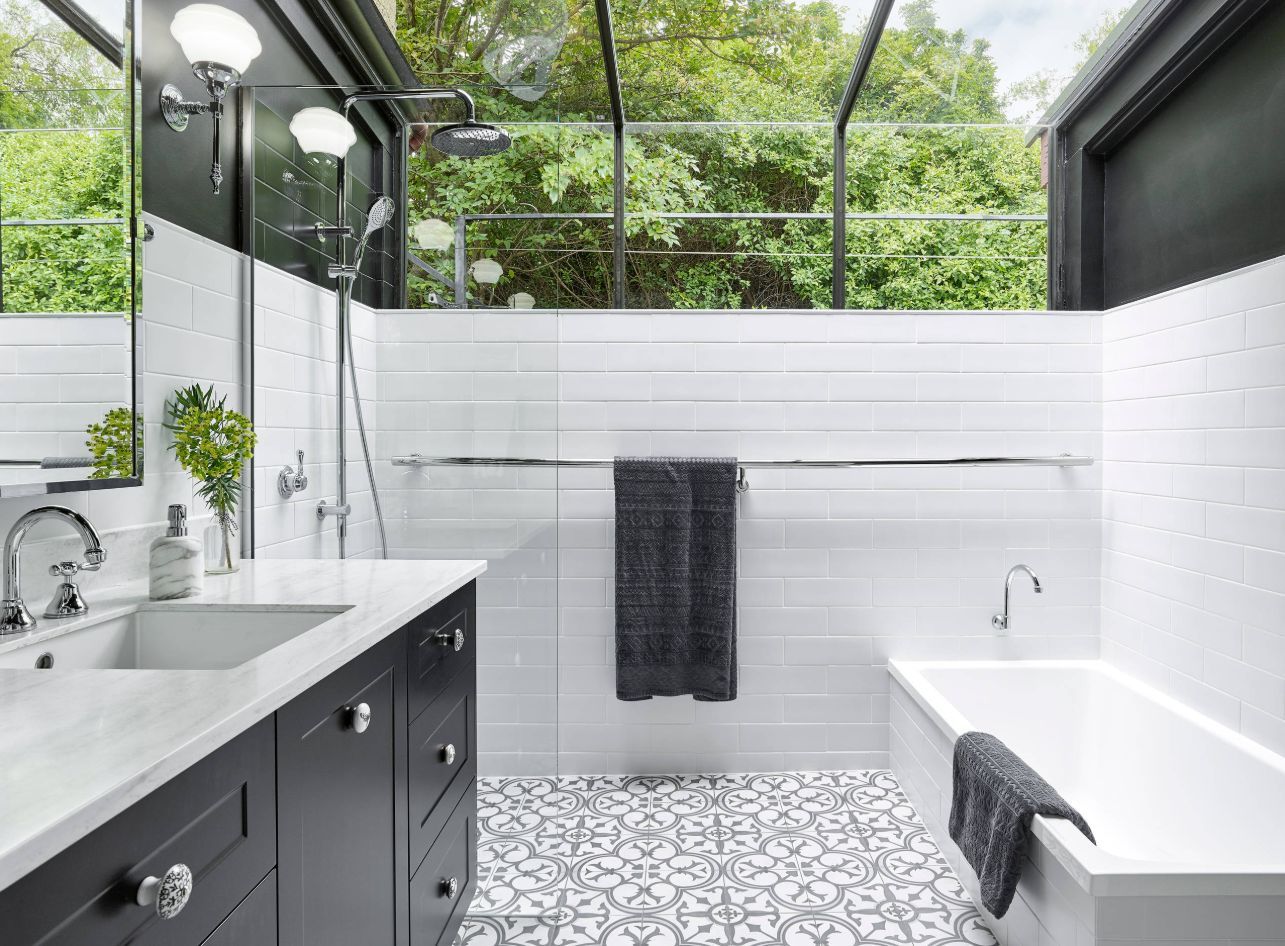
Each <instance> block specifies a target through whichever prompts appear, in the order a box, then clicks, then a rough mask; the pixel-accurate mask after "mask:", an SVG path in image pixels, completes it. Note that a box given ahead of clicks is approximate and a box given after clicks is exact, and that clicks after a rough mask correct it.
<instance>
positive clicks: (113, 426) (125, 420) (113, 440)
mask: <svg viewBox="0 0 1285 946" xmlns="http://www.w3.org/2000/svg"><path fill="white" fill-rule="evenodd" d="M134 430H135V428H134V412H133V411H132V410H130V409H129V408H128V407H113V408H112V409H111V410H109V411H108V412H107V413H106V414H104V415H103V419H102V421H100V422H99V423H96V424H90V425H89V426H88V427H87V428H85V434H86V435H87V436H88V438H89V439H88V440H86V441H85V447H86V448H88V450H89V455H90V456H91V457H93V458H94V471H93V472H92V473H90V474H89V478H90V479H91V480H108V479H115V478H117V477H121V476H133V475H134V456H135V453H134V443H135V440H134ZM142 450H143V425H142V423H141V422H140V423H139V425H138V451H139V452H140V453H141V452H142Z"/></svg>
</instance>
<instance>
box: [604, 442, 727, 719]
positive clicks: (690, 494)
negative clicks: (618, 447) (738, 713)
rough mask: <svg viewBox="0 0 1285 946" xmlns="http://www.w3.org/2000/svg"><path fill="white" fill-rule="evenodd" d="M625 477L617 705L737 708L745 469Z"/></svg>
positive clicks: (723, 461) (719, 462)
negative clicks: (654, 701) (676, 701)
mask: <svg viewBox="0 0 1285 946" xmlns="http://www.w3.org/2000/svg"><path fill="white" fill-rule="evenodd" d="M615 470H616V474H615V477H616V696H617V698H618V699H621V700H647V699H651V697H653V696H679V695H682V694H686V693H690V694H691V695H692V696H694V697H695V698H696V699H698V700H720V701H721V700H734V699H736V460H735V459H733V458H722V457H702V458H679V457H651V458H637V457H617V458H616V461H615Z"/></svg>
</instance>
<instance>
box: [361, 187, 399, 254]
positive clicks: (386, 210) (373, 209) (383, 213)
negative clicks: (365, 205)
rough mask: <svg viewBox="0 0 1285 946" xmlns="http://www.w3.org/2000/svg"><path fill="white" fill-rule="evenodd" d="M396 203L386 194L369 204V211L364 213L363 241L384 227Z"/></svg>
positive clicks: (391, 215) (391, 217)
mask: <svg viewBox="0 0 1285 946" xmlns="http://www.w3.org/2000/svg"><path fill="white" fill-rule="evenodd" d="M396 209H397V204H395V203H394V202H393V199H392V198H391V197H389V196H387V195H384V196H383V197H380V198H378V199H376V201H375V202H374V203H373V204H371V205H370V211H369V212H368V213H367V214H366V232H365V233H363V234H362V235H361V240H362V242H363V243H365V242H366V241H367V240H369V239H370V238H371V237H372V236H374V235H375V233H376V232H377V231H379V230H382V229H383V228H384V227H386V226H387V225H388V223H389V221H390V220H392V219H393V212H394V211H396Z"/></svg>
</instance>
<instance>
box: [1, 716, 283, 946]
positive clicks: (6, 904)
mask: <svg viewBox="0 0 1285 946" xmlns="http://www.w3.org/2000/svg"><path fill="white" fill-rule="evenodd" d="M272 726H273V724H272V720H270V719H266V720H264V721H263V722H261V723H258V724H257V725H255V726H254V727H253V728H252V729H250V730H248V731H247V732H244V733H242V734H241V735H240V736H238V737H237V738H236V739H234V740H233V741H232V742H230V743H228V744H227V745H225V746H223V747H222V748H220V749H217V750H216V751H214V752H213V753H211V754H210V755H208V756H206V757H205V758H204V759H202V760H201V761H200V762H198V763H196V764H195V765H193V766H192V767H191V768H189V769H188V770H187V771H185V772H183V773H182V774H180V775H178V776H177V777H175V778H174V779H171V780H170V781H169V782H167V783H166V784H164V785H162V786H161V787H160V788H158V789H156V790H155V791H154V792H152V793H151V794H150V795H148V796H147V797H146V798H144V799H143V800H142V801H140V802H138V803H137V804H135V805H134V806H133V807H132V808H129V809H127V810H126V811H125V812H123V813H122V814H120V815H117V816H116V817H115V818H113V819H112V820H111V821H109V822H107V823H106V824H105V825H103V826H102V827H101V828H98V829H97V830H96V831H93V832H92V833H90V834H88V835H86V836H85V837H84V838H82V839H81V840H80V841H78V842H77V843H76V844H74V845H72V846H71V847H70V848H68V849H67V850H65V851H63V852H62V853H61V854H59V855H58V856H57V857H55V858H54V859H53V860H51V861H49V862H47V863H46V864H44V865H43V866H41V867H39V868H37V869H36V870H35V871H33V872H32V873H30V874H28V875H27V876H26V877H24V878H23V879H22V880H20V881H18V882H17V883H15V884H13V885H12V886H10V887H8V888H7V889H6V890H4V891H2V892H0V942H3V943H5V944H6V946H8V944H12V946H27V944H32V943H39V944H40V946H55V944H56V946H117V944H125V943H128V944H131V946H201V944H202V943H205V942H207V941H208V940H207V938H208V937H209V936H210V934H211V933H212V932H213V931H214V930H215V929H216V928H217V927H218V926H219V924H220V923H222V922H223V921H224V920H225V918H228V916H229V914H232V913H233V912H234V911H236V910H238V909H239V907H238V905H239V904H241V902H242V901H243V900H245V899H246V898H247V897H248V896H250V895H251V892H252V891H254V890H256V889H257V887H258V885H259V882H260V881H261V880H263V879H264V878H265V877H266V876H267V875H268V873H269V871H271V870H272V865H273V863H274V862H275V859H276V848H277V843H276V827H275V825H276V777H275V771H274V766H275V759H274V753H273V732H272ZM176 864H186V865H187V866H188V867H189V868H190V869H191V871H192V888H191V894H190V896H189V898H188V902H187V905H186V906H185V907H184V908H183V910H182V912H180V913H179V914H178V915H177V916H175V917H173V918H171V919H168V920H162V919H161V918H160V917H159V916H158V915H157V913H156V909H155V908H154V907H153V906H146V905H140V904H139V903H138V900H137V896H138V890H139V887H140V886H141V885H142V884H143V882H144V880H145V879H146V878H148V877H162V876H164V875H165V872H166V871H167V870H169V869H170V868H171V867H173V866H174V865H176ZM275 905H276V904H275V898H271V902H270V903H269V904H268V906H269V907H275ZM210 942H212V943H217V942H218V941H217V940H213V941H210ZM237 942H238V946H271V944H272V943H275V942H276V939H275V933H274V934H273V938H271V939H250V938H241V939H238V940H237Z"/></svg>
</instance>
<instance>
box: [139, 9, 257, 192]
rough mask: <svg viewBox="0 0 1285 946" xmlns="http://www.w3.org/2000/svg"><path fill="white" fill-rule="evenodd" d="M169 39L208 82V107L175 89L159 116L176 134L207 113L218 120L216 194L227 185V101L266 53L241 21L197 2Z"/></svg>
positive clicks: (178, 16) (177, 20)
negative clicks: (223, 140) (223, 149)
mask: <svg viewBox="0 0 1285 946" xmlns="http://www.w3.org/2000/svg"><path fill="white" fill-rule="evenodd" d="M170 35H171V36H173V37H174V38H175V39H176V40H178V44H179V45H180V46H181V47H183V55H184V56H186V57H187V61H188V62H190V63H191V64H192V74H193V75H194V76H196V77H197V78H198V79H200V80H201V81H203V82H204V83H205V90H206V91H207V92H208V93H209V94H210V101H209V102H193V101H188V100H187V99H184V98H183V93H182V92H181V91H179V89H178V87H177V86H175V85H171V84H167V85H166V86H165V88H163V89H161V114H162V115H163V116H164V117H165V123H166V124H167V125H169V126H170V128H172V129H174V130H175V131H183V130H185V129H186V128H187V124H188V119H189V117H190V116H192V115H204V114H209V115H210V117H211V118H213V119H214V160H213V161H212V162H211V163H210V183H211V184H213V185H214V193H216V194H217V193H218V192H219V186H220V185H221V184H222V183H223V166H222V164H221V162H220V160H219V125H220V120H221V119H222V118H223V97H224V96H225V95H227V93H228V90H229V89H231V88H232V87H233V86H234V85H236V84H237V83H238V82H240V81H241V74H242V73H243V72H245V70H246V69H247V68H249V65H250V63H251V62H253V61H254V57H255V56H257V55H259V53H261V52H263V46H262V45H261V44H260V43H259V34H258V33H257V32H255V29H254V27H253V26H251V25H250V24H249V22H248V21H247V20H246V19H245V17H243V16H241V14H239V13H235V12H233V11H232V10H229V9H227V8H226V7H221V6H217V5H216V4H213V3H193V4H191V5H190V6H186V7H183V9H181V10H179V11H178V12H177V13H175V14H174V19H173V20H172V21H171V22H170Z"/></svg>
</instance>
